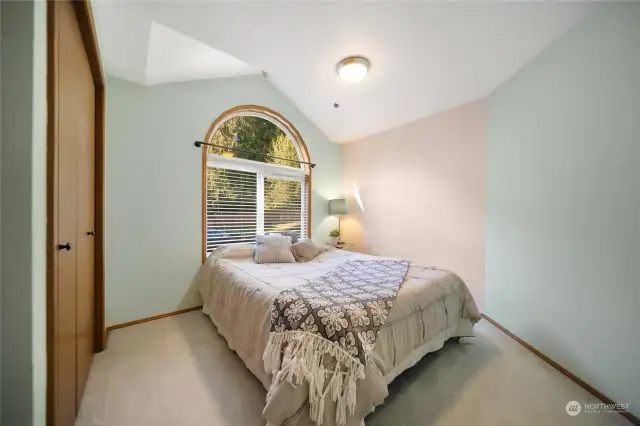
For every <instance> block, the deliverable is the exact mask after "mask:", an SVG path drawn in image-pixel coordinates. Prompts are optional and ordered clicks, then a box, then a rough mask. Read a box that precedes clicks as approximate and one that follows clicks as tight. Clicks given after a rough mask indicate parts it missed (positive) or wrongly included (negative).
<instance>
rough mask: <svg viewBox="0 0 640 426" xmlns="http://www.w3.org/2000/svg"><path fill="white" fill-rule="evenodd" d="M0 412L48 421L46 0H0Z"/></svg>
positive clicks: (22, 420)
mask: <svg viewBox="0 0 640 426" xmlns="http://www.w3.org/2000/svg"><path fill="white" fill-rule="evenodd" d="M0 8H1V9H2V11H1V13H0V14H1V18H2V24H1V31H2V37H1V43H2V48H1V54H2V75H1V79H2V82H1V86H2V101H1V104H2V105H1V107H0V109H1V111H2V129H1V138H2V146H1V155H0V157H1V163H2V164H1V166H0V172H1V174H2V177H1V179H0V185H1V191H0V193H1V207H2V213H1V215H0V218H1V220H2V222H1V225H0V230H1V232H2V238H1V249H0V254H1V256H2V258H1V260H0V261H1V263H2V269H1V274H0V275H1V279H2V289H1V291H2V295H1V296H0V303H1V309H0V310H1V314H0V316H1V321H0V324H1V327H2V329H1V339H2V345H1V348H2V365H1V377H0V384H1V386H0V387H1V388H2V404H1V405H2V409H1V412H2V419H1V420H0V424H2V425H7V426H13V425H16V426H18V425H20V426H22V425H34V426H41V425H43V424H44V423H45V396H46V394H45V392H46V331H45V330H46V323H45V312H46V303H45V300H46V299H45V296H46V290H45V268H46V258H45V253H46V252H45V244H46V243H45V241H46V240H45V238H46V235H45V221H46V204H45V202H46V173H45V172H46V162H45V158H46V3H44V2H41V1H19V2H2V4H1V5H0Z"/></svg>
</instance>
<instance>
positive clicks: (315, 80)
mask: <svg viewBox="0 0 640 426" xmlns="http://www.w3.org/2000/svg"><path fill="white" fill-rule="evenodd" d="M590 7H594V6H591V5H589V4H587V3H582V2H579V3H578V2H480V1H468V2H395V1H390V2H346V1H345V2H341V1H339V2H306V1H296V2H271V1H258V2H244V1H237V2H189V1H174V2H163V1H141V2H109V1H104V2H100V1H98V2H95V1H94V13H95V15H96V16H95V19H96V26H97V30H98V37H99V43H100V49H101V52H102V55H103V62H104V66H105V68H106V72H107V73H108V74H111V75H114V76H116V77H120V78H124V79H127V80H130V81H134V82H137V83H140V84H158V83H166V82H172V81H186V80H197V79H204V78H220V77H229V76H235V75H245V74H254V73H255V74H257V73H260V72H261V71H266V72H267V73H268V78H269V79H270V80H271V82H272V83H273V84H274V85H275V86H276V87H278V88H279V89H280V90H281V91H282V92H283V93H284V94H285V95H286V96H287V97H288V98H289V99H290V100H291V101H292V102H293V103H294V104H296V106H297V107H298V108H299V109H300V110H301V111H302V112H303V113H304V114H305V115H306V116H307V117H308V118H309V119H310V120H312V121H313V122H314V123H315V124H316V125H317V126H318V127H319V128H320V129H321V130H322V131H323V132H324V133H325V134H326V135H327V136H328V137H329V138H330V139H331V140H334V141H336V142H347V141H350V140H354V139H357V138H360V137H363V136H367V135H370V134H374V133H378V132H380V131H383V130H386V129H389V128H392V127H395V126H398V125H401V124H404V123H407V122H410V121H414V120H416V119H419V118H422V117H424V116H427V115H430V114H434V113H436V112H439V111H443V110H446V109H449V108H452V107H455V106H457V105H461V104H464V103H466V102H470V101H472V100H475V99H478V98H481V97H483V96H486V95H488V94H489V93H491V91H493V90H494V89H495V88H496V87H498V86H499V85H500V84H501V83H503V82H504V81H505V80H507V79H508V78H509V77H511V76H512V75H513V74H514V73H515V72H516V71H517V70H518V69H519V68H520V67H522V66H523V65H524V64H526V63H527V62H528V61H530V60H531V59H532V58H533V57H535V56H536V55H537V54H538V53H539V52H540V51H542V50H543V49H544V48H546V47H547V46H548V45H549V44H550V43H552V42H553V41H554V40H555V39H556V38H558V37H559V36H560V35H562V34H563V33H565V32H566V31H567V30H569V29H570V28H571V26H573V25H574V24H575V23H576V22H577V21H578V20H580V19H581V18H582V17H583V16H584V15H585V14H586V13H587V12H588V9H589V8H590ZM349 55H363V56H366V57H367V58H369V59H370V61H371V70H370V73H369V75H368V77H367V78H366V79H364V80H363V81H362V82H360V83H356V84H354V83H346V82H344V81H342V80H341V79H340V78H339V77H338V76H337V75H336V72H335V67H336V64H337V62H338V61H340V60H341V59H342V58H344V57H346V56H349ZM334 103H337V104H339V105H340V107H339V108H334V106H333V105H334Z"/></svg>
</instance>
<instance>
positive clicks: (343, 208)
mask: <svg viewBox="0 0 640 426" xmlns="http://www.w3.org/2000/svg"><path fill="white" fill-rule="evenodd" d="M347 213H349V211H348V210H347V200H345V199H344V198H337V199H335V200H329V214H347Z"/></svg>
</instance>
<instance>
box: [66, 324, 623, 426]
mask: <svg viewBox="0 0 640 426" xmlns="http://www.w3.org/2000/svg"><path fill="white" fill-rule="evenodd" d="M476 334H477V337H476V338H475V339H473V340H472V342H471V343H469V344H458V343H455V342H449V343H447V344H446V345H445V347H444V348H443V349H442V350H441V351H438V352H436V353H434V354H430V355H427V356H426V357H425V358H424V359H423V360H422V361H420V362H419V363H418V364H417V365H416V366H415V367H413V368H412V369H410V370H408V371H406V372H405V373H404V374H403V375H401V376H400V377H399V378H397V379H396V380H395V381H394V382H393V383H392V384H391V386H390V395H389V397H388V398H387V400H386V401H385V404H384V405H383V406H381V407H378V408H377V409H376V411H375V412H374V413H372V414H371V415H369V416H368V417H367V419H366V425H367V426H418V425H429V426H459V425H466V424H473V425H474V426H485V425H486V426H501V425H504V426H540V425H550V426H551V425H552V426H562V425H580V426H605V425H607V426H608V425H625V426H628V425H630V424H631V423H629V422H628V421H626V420H625V419H624V418H623V417H622V416H620V415H618V414H611V413H607V414H593V413H581V414H579V415H578V416H575V417H570V416H569V415H567V413H566V411H565V406H566V404H567V402H568V401H572V400H576V401H579V402H581V403H583V404H584V403H598V402H600V401H599V400H597V399H596V398H595V397H593V396H592V395H590V394H589V393H587V392H586V391H585V390H583V389H582V388H581V387H579V386H578V385H576V384H575V383H573V382H572V381H570V380H569V379H567V378H566V377H564V376H563V375H562V374H560V373H559V372H558V371H556V370H554V369H553V368H552V367H550V366H549V365H547V364H546V363H544V362H543V361H542V360H540V359H539V358H537V357H536V356H535V355H533V354H532V353H530V352H529V351H528V350H526V349H525V348H523V347H522V346H520V345H519V344H518V343H516V342H515V341H513V340H512V339H510V338H509V337H507V336H506V335H504V334H503V333H502V332H501V331H499V330H497V329H496V328H494V327H493V326H492V325H491V324H489V323H488V322H486V321H481V322H480V323H479V324H478V325H477V326H476ZM264 398H265V391H264V389H263V388H262V386H261V385H260V383H259V382H258V381H257V379H255V378H254V377H253V376H252V375H251V373H249V371H248V370H247V369H246V368H245V367H244V364H243V363H242V361H241V360H240V359H239V358H238V357H237V356H236V355H235V353H234V352H232V351H231V350H229V348H228V347H227V345H226V343H225V341H224V339H222V337H220V336H219V335H218V333H217V332H216V330H215V327H214V326H213V324H212V323H211V321H210V320H209V319H208V317H206V316H204V315H203V314H202V313H200V312H191V313H188V314H183V315H178V316H174V317H169V318H165V319H161V320H157V321H153V322H149V323H145V324H140V325H136V326H132V327H127V328H123V329H119V330H115V331H113V332H112V333H110V335H109V341H108V349H107V350H106V351H105V352H103V353H101V354H97V355H96V357H95V359H94V361H93V366H92V369H91V374H90V376H89V381H88V383H87V388H86V391H85V394H84V398H83V401H82V406H81V409H80V413H79V415H78V420H77V422H76V426H90V425H102V426H177V425H180V426H260V425H264V424H265V422H264V421H263V420H262V418H261V416H260V413H261V411H262V407H263V405H264Z"/></svg>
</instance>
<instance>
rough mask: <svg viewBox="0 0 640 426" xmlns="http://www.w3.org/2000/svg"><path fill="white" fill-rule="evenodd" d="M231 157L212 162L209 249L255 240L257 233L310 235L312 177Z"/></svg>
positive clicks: (208, 195)
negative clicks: (310, 189)
mask: <svg viewBox="0 0 640 426" xmlns="http://www.w3.org/2000/svg"><path fill="white" fill-rule="evenodd" d="M251 163H253V164H248V163H247V162H246V161H242V160H240V161H232V160H230V159H224V160H218V161H215V162H214V161H211V162H208V167H207V181H206V198H207V199H206V211H205V214H206V221H205V222H206V254H207V255H208V254H209V253H210V252H211V251H212V250H213V249H215V248H216V247H219V246H222V245H228V244H240V243H255V240H256V235H257V234H263V233H267V232H284V231H295V232H296V233H297V234H298V237H299V238H304V237H306V236H307V235H308V230H307V220H308V211H307V205H308V203H307V199H308V179H307V176H305V175H304V173H303V171H302V170H295V169H294V170H288V169H289V168H286V167H282V166H274V165H268V164H265V163H257V164H256V163H255V162H251Z"/></svg>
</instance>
